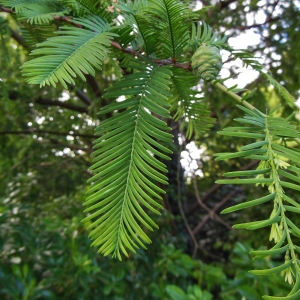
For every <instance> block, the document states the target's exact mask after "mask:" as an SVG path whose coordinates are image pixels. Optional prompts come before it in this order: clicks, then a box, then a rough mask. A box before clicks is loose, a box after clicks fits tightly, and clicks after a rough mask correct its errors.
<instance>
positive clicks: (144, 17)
mask: <svg viewBox="0 0 300 300" xmlns="http://www.w3.org/2000/svg"><path fill="white" fill-rule="evenodd" d="M151 5H152V4H151V3H150V1H141V0H139V1H134V2H132V1H127V2H126V3H125V2H124V3H122V2H121V3H119V4H118V5H116V7H117V8H118V9H119V10H120V11H121V12H122V13H123V14H124V15H125V16H126V17H125V18H124V23H123V25H124V26H130V27H131V28H132V29H131V30H132V32H133V33H134V34H135V35H136V39H135V41H134V42H132V43H131V44H132V47H133V48H134V49H143V51H145V53H146V54H147V55H151V54H153V53H154V52H155V51H156V50H157V48H158V44H159V40H158V39H157V35H156V34H155V30H154V27H153V20H152V19H151V17H150V14H147V12H148V11H149V10H150V8H151Z"/></svg>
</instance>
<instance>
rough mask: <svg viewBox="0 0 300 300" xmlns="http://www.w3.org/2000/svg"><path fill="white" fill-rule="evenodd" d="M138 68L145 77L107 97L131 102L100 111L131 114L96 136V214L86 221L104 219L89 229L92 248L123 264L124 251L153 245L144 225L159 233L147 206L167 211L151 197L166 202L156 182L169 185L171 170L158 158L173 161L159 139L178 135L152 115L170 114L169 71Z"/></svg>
mask: <svg viewBox="0 0 300 300" xmlns="http://www.w3.org/2000/svg"><path fill="white" fill-rule="evenodd" d="M133 66H135V69H138V70H139V72H136V73H133V74H131V75H128V76H126V77H125V78H124V79H123V80H121V81H120V82H118V83H116V84H115V85H114V86H113V87H112V88H111V89H110V91H109V92H108V93H107V94H106V96H107V97H118V96H122V95H125V96H129V97H128V98H127V99H126V100H125V101H122V102H118V103H114V104H110V105H108V106H106V107H104V108H103V109H101V111H100V114H105V113H107V112H112V111H114V110H120V109H124V108H125V109H126V110H125V111H124V112H122V113H120V114H116V115H114V116H113V117H111V118H109V119H106V120H105V121H103V122H102V123H101V124H100V126H99V127H97V128H96V132H95V134H96V135H99V136H100V138H98V139H97V140H96V141H95V146H94V149H95V152H94V153H93V157H94V160H93V161H94V165H93V166H92V167H91V170H92V173H93V174H95V175H94V176H93V177H92V178H91V179H90V180H89V181H90V182H94V184H93V185H92V186H91V188H90V190H89V194H91V195H90V196H89V197H88V198H87V201H86V203H85V205H88V206H89V208H87V209H86V210H85V212H90V211H94V210H96V211H95V212H94V213H92V214H91V215H90V216H88V217H87V218H85V219H84V220H83V221H84V222H86V221H89V220H91V219H93V218H95V217H98V218H97V220H96V221H94V222H93V223H92V224H91V225H89V227H88V229H91V228H93V231H92V232H91V234H90V236H91V237H92V239H93V240H95V241H94V242H93V244H92V245H94V246H100V249H99V252H101V253H103V254H104V255H108V254H110V253H113V256H115V257H118V258H119V259H120V260H121V252H123V253H124V254H125V255H126V256H128V253H127V250H126V248H127V249H129V250H131V251H133V252H135V248H139V247H145V246H144V244H143V242H146V243H149V242H150V239H149V237H148V236H147V234H146V233H145V232H144V231H143V230H142V229H141V227H140V225H139V223H140V224H143V225H144V226H145V227H147V228H148V229H149V230H152V228H153V227H156V228H157V225H156V224H155V223H154V222H153V221H152V220H151V219H150V218H149V216H148V214H147V213H146V212H145V210H144V209H143V208H142V206H144V207H145V208H147V209H149V210H150V211H152V212H154V213H159V212H158V210H157V208H162V206H161V205H160V204H158V203H157V202H156V201H154V200H152V199H151V197H150V196H149V194H150V195H151V196H152V197H155V198H158V199H160V196H159V195H158V194H157V193H160V192H162V190H161V189H160V188H158V187H157V186H156V185H155V184H154V183H153V180H155V181H158V182H161V183H163V184H166V183H167V181H166V180H167V177H166V176H164V175H162V174H161V172H167V169H166V167H165V165H164V164H162V163H161V162H160V161H159V160H157V159H156V158H155V157H153V155H154V154H155V155H157V156H159V157H162V158H165V159H168V157H167V156H166V155H165V154H163V152H166V153H170V152H171V151H170V150H169V149H168V148H166V147H165V146H163V145H161V144H160V143H158V142H156V141H155V140H154V139H157V138H158V139H160V140H161V141H163V142H167V143H169V142H171V141H172V140H171V137H172V135H170V134H167V133H165V131H166V130H168V127H167V126H166V124H165V123H164V122H162V121H160V120H159V119H156V118H155V117H153V116H152V114H151V113H156V114H157V115H159V116H162V117H168V116H169V115H168V111H167V110H166V109H165V107H168V103H167V101H166V100H167V99H168V96H169V85H170V75H171V73H170V71H169V69H168V68H158V67H157V66H155V65H154V64H150V63H149V64H147V63H146V64H138V63H135V64H134V63H133ZM141 78H143V79H141ZM158 170H159V171H160V172H159V171H158ZM99 179H100V180H99ZM141 205H142V206H141Z"/></svg>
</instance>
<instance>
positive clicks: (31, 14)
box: [4, 0, 68, 24]
mask: <svg viewBox="0 0 300 300" xmlns="http://www.w3.org/2000/svg"><path fill="white" fill-rule="evenodd" d="M4 5H7V6H8V7H11V8H14V10H15V12H16V13H17V15H18V17H19V19H21V20H22V19H26V20H27V22H29V23H30V24H49V23H50V22H51V21H53V19H54V15H55V16H63V15H65V14H66V13H67V12H68V10H67V9H66V8H65V7H64V6H62V5H61V4H60V3H59V2H58V1H55V0H54V1H50V0H12V1H4Z"/></svg>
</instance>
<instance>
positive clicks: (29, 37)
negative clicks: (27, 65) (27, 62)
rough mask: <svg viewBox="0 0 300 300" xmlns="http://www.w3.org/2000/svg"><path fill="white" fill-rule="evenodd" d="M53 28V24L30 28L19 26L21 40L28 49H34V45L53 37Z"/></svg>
mask: <svg viewBox="0 0 300 300" xmlns="http://www.w3.org/2000/svg"><path fill="white" fill-rule="evenodd" d="M54 28H55V27H54V25H53V24H44V25H31V26H27V25H26V24H24V25H23V26H20V30H21V34H22V37H23V40H24V42H25V43H26V45H27V46H28V47H29V48H30V49H32V48H34V47H35V45H36V44H38V43H42V42H44V41H45V40H47V39H49V38H51V37H53V31H54Z"/></svg>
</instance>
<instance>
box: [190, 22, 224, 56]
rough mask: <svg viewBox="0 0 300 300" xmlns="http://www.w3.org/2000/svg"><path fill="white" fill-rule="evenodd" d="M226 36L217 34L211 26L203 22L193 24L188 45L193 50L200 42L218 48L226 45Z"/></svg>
mask: <svg viewBox="0 0 300 300" xmlns="http://www.w3.org/2000/svg"><path fill="white" fill-rule="evenodd" d="M226 40H227V36H226V35H224V36H223V37H221V36H219V35H217V34H216V33H215V32H214V31H213V30H212V28H211V27H210V26H209V25H207V24H206V23H205V22H202V23H199V22H198V23H197V25H195V24H193V26H192V34H191V38H190V45H192V46H193V48H194V50H196V49H198V48H199V47H200V45H201V44H207V45H211V46H214V47H218V48H224V47H226V46H227V43H226Z"/></svg>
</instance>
